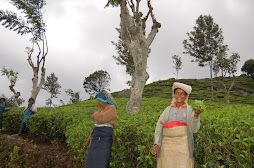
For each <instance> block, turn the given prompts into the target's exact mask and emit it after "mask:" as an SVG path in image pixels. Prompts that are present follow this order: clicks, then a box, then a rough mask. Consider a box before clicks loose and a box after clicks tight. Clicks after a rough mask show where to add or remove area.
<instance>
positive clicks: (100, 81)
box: [83, 70, 111, 96]
mask: <svg viewBox="0 0 254 168" xmlns="http://www.w3.org/2000/svg"><path fill="white" fill-rule="evenodd" d="M110 80H111V78H110V75H109V74H108V72H107V71H103V70H99V71H95V72H94V73H92V74H90V75H89V76H88V77H86V78H85V80H84V83H83V86H84V88H85V91H86V92H87V93H88V94H89V95H91V96H95V95H96V94H97V93H99V92H100V91H101V90H103V89H104V90H109V82H110Z"/></svg>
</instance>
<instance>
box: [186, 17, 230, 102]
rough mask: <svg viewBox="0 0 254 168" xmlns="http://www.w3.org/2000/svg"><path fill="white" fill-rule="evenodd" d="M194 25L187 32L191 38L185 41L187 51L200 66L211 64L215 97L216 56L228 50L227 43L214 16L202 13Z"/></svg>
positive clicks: (211, 77)
mask: <svg viewBox="0 0 254 168" xmlns="http://www.w3.org/2000/svg"><path fill="white" fill-rule="evenodd" d="M196 24H197V25H196V26H194V31H192V32H190V33H187V35H188V37H189V39H188V40H187V39H186V40H184V41H183V45H184V48H185V50H186V52H184V54H190V56H192V57H194V58H195V60H193V61H195V62H198V65H199V66H200V67H204V66H206V65H209V67H210V79H211V93H212V101H214V98H213V75H212V71H213V66H214V61H215V58H216V57H217V56H219V55H222V54H223V53H224V52H226V51H227V45H224V44H223V39H224V37H223V35H222V29H221V28H220V27H219V25H218V24H216V23H214V21H213V18H212V16H210V15H204V16H203V15H200V16H199V17H198V19H197V21H196Z"/></svg>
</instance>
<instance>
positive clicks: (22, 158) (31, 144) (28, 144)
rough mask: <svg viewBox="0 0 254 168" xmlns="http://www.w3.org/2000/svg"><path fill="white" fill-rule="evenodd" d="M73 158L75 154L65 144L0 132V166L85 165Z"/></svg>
mask: <svg viewBox="0 0 254 168" xmlns="http://www.w3.org/2000/svg"><path fill="white" fill-rule="evenodd" d="M15 146H16V147H15ZM14 147H15V148H14ZM17 147H18V148H17ZM73 158H74V155H73V154H72V153H71V152H70V151H69V150H68V148H67V147H66V145H64V144H52V143H50V142H40V140H36V139H32V138H28V137H20V136H18V135H17V134H13V135H8V134H3V133H0V168H10V167H15V168H23V167H24V168H81V167H83V165H82V164H81V163H76V162H75V161H74V159H73Z"/></svg>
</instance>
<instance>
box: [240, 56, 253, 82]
mask: <svg viewBox="0 0 254 168" xmlns="http://www.w3.org/2000/svg"><path fill="white" fill-rule="evenodd" d="M241 71H242V72H246V73H247V75H248V76H251V78H252V80H254V59H249V60H247V61H245V63H244V65H243V66H242V68H241Z"/></svg>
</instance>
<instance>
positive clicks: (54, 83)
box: [42, 73, 61, 107]
mask: <svg viewBox="0 0 254 168" xmlns="http://www.w3.org/2000/svg"><path fill="white" fill-rule="evenodd" d="M60 88H61V86H60V85H59V83H58V77H56V76H55V74H54V73H51V74H50V75H49V76H47V78H46V82H45V83H44V84H43V87H42V89H44V90H46V91H48V92H49V93H50V97H49V98H48V99H47V100H46V105H49V106H50V107H51V105H52V104H53V102H52V99H53V98H57V95H58V94H60V93H61V91H60V90H59V89H60Z"/></svg>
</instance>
